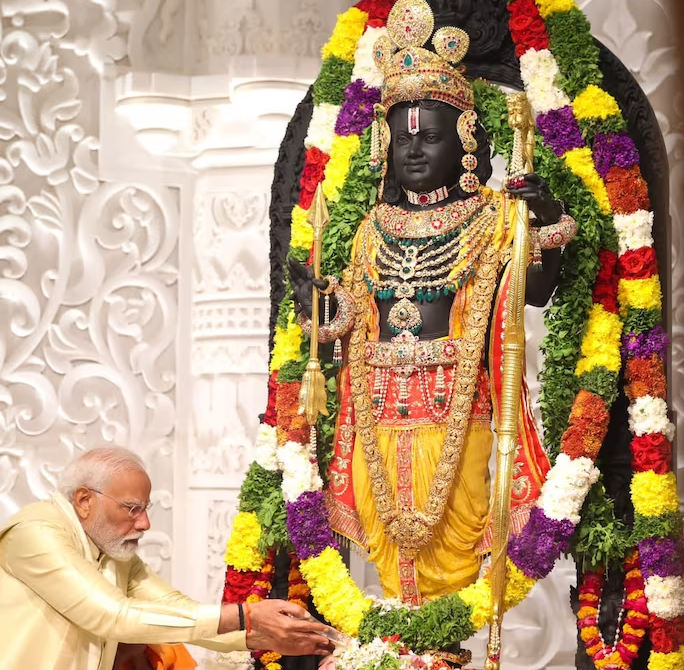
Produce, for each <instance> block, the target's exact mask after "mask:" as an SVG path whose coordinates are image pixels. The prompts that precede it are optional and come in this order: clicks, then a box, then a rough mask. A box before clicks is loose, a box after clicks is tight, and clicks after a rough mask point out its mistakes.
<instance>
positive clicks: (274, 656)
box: [259, 651, 281, 665]
mask: <svg viewBox="0 0 684 670" xmlns="http://www.w3.org/2000/svg"><path fill="white" fill-rule="evenodd" d="M280 659H281V655H280V654H279V653H278V652H277V651H267V652H266V653H265V654H264V655H263V656H262V657H261V658H260V659H259V660H260V661H261V662H262V663H263V664H264V665H266V664H267V663H273V662H275V661H279V660H280Z"/></svg>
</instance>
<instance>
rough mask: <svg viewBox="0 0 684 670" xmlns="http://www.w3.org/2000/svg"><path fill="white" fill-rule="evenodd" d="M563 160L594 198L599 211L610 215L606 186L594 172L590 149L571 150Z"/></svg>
mask: <svg viewBox="0 0 684 670" xmlns="http://www.w3.org/2000/svg"><path fill="white" fill-rule="evenodd" d="M563 158H565V162H566V164H567V166H568V167H569V168H570V170H572V172H573V174H576V175H577V176H578V177H579V178H580V179H581V180H582V181H583V182H584V185H585V186H586V187H587V189H589V191H590V192H591V193H592V195H593V196H594V197H595V198H596V202H598V205H599V207H600V209H601V211H602V212H603V213H604V214H610V211H611V210H610V201H609V200H608V191H606V185H605V184H604V183H603V180H602V179H601V177H600V176H599V173H598V172H596V168H595V167H594V159H593V158H592V155H591V149H590V148H589V147H582V148H581V149H571V150H570V151H568V152H566V154H565V155H564V156H563Z"/></svg>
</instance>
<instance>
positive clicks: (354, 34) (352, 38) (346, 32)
mask: <svg viewBox="0 0 684 670" xmlns="http://www.w3.org/2000/svg"><path fill="white" fill-rule="evenodd" d="M367 21H368V14H366V12H362V11H361V10H360V9H357V8H356V7H352V8H351V9H349V10H347V11H346V12H345V13H344V14H340V15H339V16H338V17H337V24H336V25H335V30H333V34H332V36H331V37H330V39H329V40H328V43H327V44H326V45H325V46H324V47H323V49H322V50H321V56H323V58H328V57H329V56H337V57H338V58H342V59H344V60H348V61H353V60H354V54H355V53H356V44H357V42H358V41H359V39H361V35H363V30H364V28H365V27H366V22H367Z"/></svg>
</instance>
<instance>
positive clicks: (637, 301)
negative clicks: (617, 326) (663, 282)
mask: <svg viewBox="0 0 684 670" xmlns="http://www.w3.org/2000/svg"><path fill="white" fill-rule="evenodd" d="M618 302H619V303H620V312H621V313H623V314H626V313H627V308H628V307H634V308H637V309H660V307H661V305H662V302H663V292H662V291H661V289H660V278H659V277H658V276H657V275H656V276H655V277H649V278H648V279H621V280H620V283H619V284H618Z"/></svg>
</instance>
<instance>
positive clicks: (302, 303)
mask: <svg viewBox="0 0 684 670" xmlns="http://www.w3.org/2000/svg"><path fill="white" fill-rule="evenodd" d="M287 264H288V265H289V267H290V284H291V285H292V299H293V300H294V305H295V313H296V314H299V312H304V314H305V315H306V316H308V317H309V318H311V303H312V299H313V287H314V286H315V287H316V288H317V289H319V290H320V291H325V290H326V289H327V288H328V280H327V279H314V276H313V270H312V269H311V268H310V267H305V266H304V265H302V264H301V263H300V262H299V261H298V260H296V259H295V258H293V257H292V256H290V257H289V258H288V260H287Z"/></svg>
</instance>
